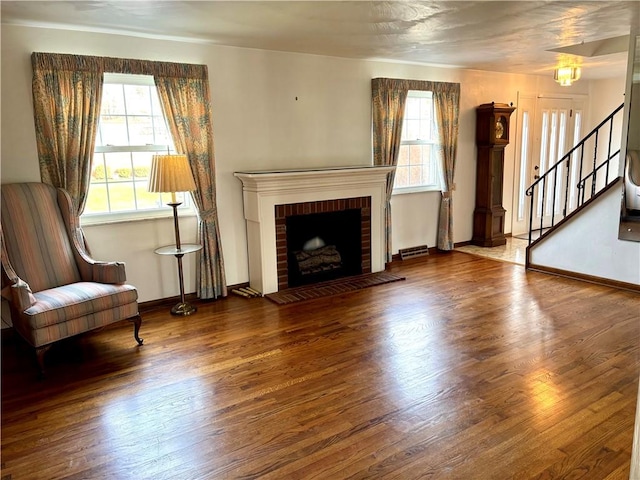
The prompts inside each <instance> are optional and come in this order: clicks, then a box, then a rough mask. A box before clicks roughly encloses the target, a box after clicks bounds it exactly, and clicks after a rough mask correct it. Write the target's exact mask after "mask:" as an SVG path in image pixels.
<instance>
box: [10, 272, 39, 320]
mask: <svg viewBox="0 0 640 480" xmlns="http://www.w3.org/2000/svg"><path fill="white" fill-rule="evenodd" d="M11 296H12V299H13V303H14V305H16V306H17V307H18V309H19V310H20V311H21V312H24V311H25V310H26V309H27V308H29V307H30V306H31V305H33V304H34V303H36V297H34V296H33V292H32V291H31V288H30V287H29V284H28V283H27V282H25V281H24V280H21V279H18V281H17V282H16V283H14V284H13V285H11Z"/></svg>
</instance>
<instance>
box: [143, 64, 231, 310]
mask: <svg viewBox="0 0 640 480" xmlns="http://www.w3.org/2000/svg"><path fill="white" fill-rule="evenodd" d="M191 70H195V68H191ZM164 73H165V75H167V73H169V74H170V75H167V76H164V75H163V76H159V75H156V76H155V82H156V86H157V88H158V95H159V97H160V103H161V104H162V109H163V110H164V114H165V118H166V119H167V123H168V124H169V129H170V131H171V136H172V138H173V141H174V143H175V147H176V151H177V152H178V153H182V154H186V155H187V156H188V158H189V163H190V164H191V170H192V172H193V174H194V178H195V182H196V186H197V187H198V188H197V190H196V191H195V192H192V196H193V200H194V202H195V204H196V207H197V209H198V240H199V242H200V243H201V244H202V245H203V249H202V250H201V251H200V259H199V260H200V261H199V263H198V264H197V272H196V276H197V293H198V297H199V298H204V299H212V298H217V297H220V296H223V297H224V296H226V295H227V284H226V279H225V273H224V262H223V258H222V244H221V242H220V231H219V227H218V211H217V209H216V187H215V169H214V155H213V128H212V123H211V114H210V112H211V105H210V100H209V81H208V78H207V69H206V66H202V69H201V71H200V75H197V76H196V75H194V76H190V77H187V76H186V75H185V69H183V68H180V66H176V68H175V70H174V71H173V72H164Z"/></svg>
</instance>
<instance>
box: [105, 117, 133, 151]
mask: <svg viewBox="0 0 640 480" xmlns="http://www.w3.org/2000/svg"><path fill="white" fill-rule="evenodd" d="M100 138H101V140H102V143H101V145H128V144H129V136H128V135H127V119H126V117H125V116H124V115H106V116H102V117H100Z"/></svg>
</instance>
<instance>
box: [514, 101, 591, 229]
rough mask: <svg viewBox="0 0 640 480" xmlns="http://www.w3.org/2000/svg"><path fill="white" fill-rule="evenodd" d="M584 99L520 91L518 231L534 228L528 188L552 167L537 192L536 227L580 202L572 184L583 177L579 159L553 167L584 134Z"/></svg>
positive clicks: (517, 143)
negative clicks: (537, 95)
mask: <svg viewBox="0 0 640 480" xmlns="http://www.w3.org/2000/svg"><path fill="white" fill-rule="evenodd" d="M583 103H584V102H583V100H582V99H580V98H571V97H568V98H551V97H539V98H536V99H534V98H533V97H531V96H524V95H523V96H522V97H519V101H518V125H519V127H520V128H519V129H518V132H519V135H518V138H517V141H516V149H517V152H516V158H517V160H516V175H517V178H516V179H515V180H516V182H515V184H516V188H514V194H515V195H516V196H517V198H515V199H514V200H515V201H514V207H515V208H514V215H513V222H512V234H513V235H519V234H524V233H527V232H528V231H529V212H530V210H531V206H532V203H531V197H529V196H526V195H525V192H526V190H527V188H528V187H529V186H530V185H531V184H532V183H533V182H534V181H536V180H537V179H539V178H541V177H542V176H543V175H544V174H545V173H546V172H548V171H549V170H551V173H549V175H548V176H547V177H546V179H545V180H543V182H542V183H541V184H540V188H538V189H537V190H536V195H535V196H534V197H533V212H534V214H533V225H532V228H533V230H534V231H536V230H540V228H547V227H550V226H551V224H552V213H554V212H555V218H556V221H557V219H558V218H559V217H558V215H560V216H561V215H562V213H563V211H565V210H566V213H567V214H568V213H569V212H570V211H571V210H573V209H574V208H575V206H576V193H575V189H574V188H571V187H572V186H575V185H577V183H578V181H579V178H577V176H578V172H577V168H575V166H576V165H575V164H576V162H571V163H572V165H571V167H570V168H569V169H568V170H567V168H566V167H562V168H557V169H553V168H552V167H553V166H554V165H555V164H556V163H557V162H558V160H560V159H561V158H562V157H563V156H564V155H565V154H566V153H567V152H568V151H569V150H570V149H571V148H572V147H573V146H574V145H575V144H577V143H578V141H579V140H580V139H581V126H582V120H583ZM520 104H522V107H520Z"/></svg>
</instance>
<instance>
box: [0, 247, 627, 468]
mask: <svg viewBox="0 0 640 480" xmlns="http://www.w3.org/2000/svg"><path fill="white" fill-rule="evenodd" d="M390 271H392V272H393V273H396V274H399V275H402V276H405V277H406V280H405V281H403V282H395V283H389V284H385V285H380V286H376V287H372V288H369V289H365V290H360V291H356V292H349V293H345V294H339V295H336V296H333V297H327V298H320V299H316V300H312V301H307V302H299V303H295V304H290V305H282V306H278V305H276V304H274V303H272V302H270V301H268V300H266V299H263V298H256V299H244V298H241V297H236V296H231V297H229V298H227V299H223V300H218V301H214V302H202V303H201V305H199V310H198V313H197V314H196V315H193V316H191V317H187V318H177V317H173V316H171V315H170V314H169V313H168V311H167V310H165V309H163V308H160V309H156V310H154V311H151V312H147V313H145V315H144V323H143V328H142V332H141V333H142V336H143V337H144V338H145V345H144V346H142V347H136V346H135V342H134V341H133V336H132V331H131V325H130V324H129V323H128V322H122V323H120V324H116V325H113V326H110V327H107V328H105V329H103V330H101V331H99V332H94V333H90V334H87V335H84V336H81V337H78V338H75V339H72V340H69V341H65V342H61V343H60V344H58V345H56V346H54V348H52V350H51V351H50V353H49V355H48V357H47V359H46V364H47V368H48V376H47V377H46V378H45V379H44V380H43V381H38V380H37V378H36V368H35V361H34V359H33V357H32V352H31V351H30V350H29V349H28V348H26V347H25V345H24V343H23V342H22V341H21V340H20V339H19V338H17V337H15V336H12V335H5V336H4V337H3V344H2V432H1V433H2V439H1V444H2V452H1V453H2V479H3V480H17V479H23V478H28V479H58V478H77V479H93V478H96V479H97V478H109V479H147V478H149V479H154V480H155V479H163V478H166V479H174V478H180V479H182V478H202V479H219V478H223V479H226V478H245V479H246V478H264V479H285V478H286V479H290V478H291V479H297V478H299V479H305V480H306V479H342V478H361V479H369V478H399V479H412V478H431V479H465V480H468V479H470V480H474V479H477V480H488V479H500V480H503V479H507V478H509V479H510V478H518V479H534V478H536V479H560V478H583V479H594V480H601V479H605V478H606V479H619V478H620V479H622V478H628V476H629V469H630V458H631V449H632V438H633V429H634V419H635V408H636V396H637V392H638V377H639V374H640V297H639V296H638V295H637V294H634V293H631V292H625V291H619V290H614V289H611V288H608V287H604V286H598V285H593V284H589V283H583V282H577V281H573V280H569V279H565V278H559V277H554V276H550V275H544V274H541V273H535V272H530V273H526V272H525V271H524V270H523V268H522V267H520V266H517V265H513V264H508V263H505V262H496V261H492V260H489V259H483V258H481V257H477V256H472V255H467V254H464V253H459V252H453V253H450V254H435V255H430V256H428V257H421V258H416V259H412V260H408V261H404V262H396V263H394V264H393V265H392V266H391V267H390ZM634 480H635V479H634Z"/></svg>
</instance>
